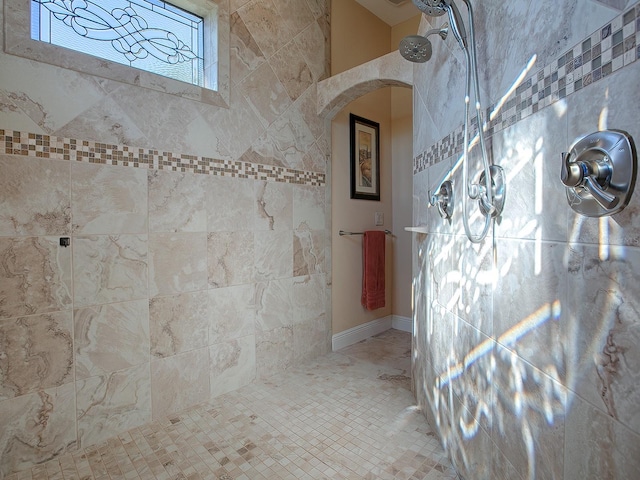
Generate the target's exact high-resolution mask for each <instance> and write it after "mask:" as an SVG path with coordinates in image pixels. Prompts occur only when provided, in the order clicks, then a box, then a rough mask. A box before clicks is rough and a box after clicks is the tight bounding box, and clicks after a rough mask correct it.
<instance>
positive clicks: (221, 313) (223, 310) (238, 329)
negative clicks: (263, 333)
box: [207, 284, 256, 345]
mask: <svg viewBox="0 0 640 480" xmlns="http://www.w3.org/2000/svg"><path fill="white" fill-rule="evenodd" d="M255 292H256V287H255V285H254V284H249V285H238V286H233V287H225V288H216V289H212V290H209V292H208V297H209V298H208V300H209V303H208V308H209V310H208V311H209V312H210V316H209V317H208V322H207V327H208V329H209V330H208V337H207V338H208V340H209V344H210V345H213V344H217V343H221V342H223V341H227V340H232V339H236V338H240V337H246V336H247V335H253V334H254V333H255V321H256V307H255Z"/></svg>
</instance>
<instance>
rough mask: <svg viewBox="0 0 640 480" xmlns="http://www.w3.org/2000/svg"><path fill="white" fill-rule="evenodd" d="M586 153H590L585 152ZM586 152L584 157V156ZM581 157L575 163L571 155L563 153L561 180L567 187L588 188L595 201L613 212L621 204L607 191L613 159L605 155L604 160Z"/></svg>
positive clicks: (603, 155)
mask: <svg viewBox="0 0 640 480" xmlns="http://www.w3.org/2000/svg"><path fill="white" fill-rule="evenodd" d="M584 152H589V150H585V151H584ZM584 152H583V154H582V156H584ZM579 158H580V156H578V158H577V159H576V160H575V161H573V162H572V161H571V153H567V152H563V153H562V170H561V172H560V180H561V181H562V183H563V184H564V185H565V186H567V187H572V188H576V187H583V188H586V189H587V190H588V191H589V193H590V194H591V195H592V196H593V198H594V200H595V201H596V202H598V203H599V204H600V206H601V207H602V208H604V209H607V210H611V209H613V208H614V207H615V206H616V205H617V204H618V202H619V199H618V198H617V197H616V196H615V195H612V194H611V193H608V192H606V191H605V189H606V188H607V187H608V186H609V184H610V182H611V175H612V173H613V168H612V166H611V159H610V158H609V156H608V155H606V154H605V153H603V154H602V158H600V159H597V157H593V156H592V158H589V159H587V160H580V159H579Z"/></svg>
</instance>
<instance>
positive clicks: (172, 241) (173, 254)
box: [149, 232, 207, 297]
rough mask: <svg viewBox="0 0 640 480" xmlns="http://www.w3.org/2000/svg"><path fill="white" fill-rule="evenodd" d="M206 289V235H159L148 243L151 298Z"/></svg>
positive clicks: (154, 235)
mask: <svg viewBox="0 0 640 480" xmlns="http://www.w3.org/2000/svg"><path fill="white" fill-rule="evenodd" d="M206 288H207V234H206V233H204V232H203V233H178V234H170V233H156V234H153V235H151V237H150V239H149V295H150V296H151V297H155V296H157V295H171V294H175V293H181V292H194V291H197V290H205V289H206Z"/></svg>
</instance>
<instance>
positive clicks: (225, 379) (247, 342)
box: [209, 335, 256, 398]
mask: <svg viewBox="0 0 640 480" xmlns="http://www.w3.org/2000/svg"><path fill="white" fill-rule="evenodd" d="M209 358H210V360H211V364H210V368H211V378H210V380H209V381H210V384H211V397H212V398H214V397H217V396H218V395H223V394H225V393H228V392H231V391H233V390H236V389H238V388H240V387H243V386H245V385H248V384H249V383H251V382H252V381H253V380H254V379H255V378H256V339H255V336H254V335H249V336H246V337H239V338H237V339H234V340H227V341H225V342H222V343H217V344H214V345H212V346H211V347H209Z"/></svg>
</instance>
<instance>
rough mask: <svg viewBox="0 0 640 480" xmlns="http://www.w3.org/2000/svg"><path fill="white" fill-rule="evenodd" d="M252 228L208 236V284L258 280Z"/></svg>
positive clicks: (212, 285) (229, 283)
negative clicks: (256, 277) (256, 278)
mask: <svg viewBox="0 0 640 480" xmlns="http://www.w3.org/2000/svg"><path fill="white" fill-rule="evenodd" d="M254 244H255V240H254V234H253V233H252V232H249V231H247V232H243V231H240V232H214V233H210V234H209V235H208V237H207V254H208V255H207V262H208V267H207V269H208V285H209V287H212V288H220V287H227V286H232V285H240V284H247V283H252V282H254V281H255V267H254V262H255V253H254V252H255V248H254Z"/></svg>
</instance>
